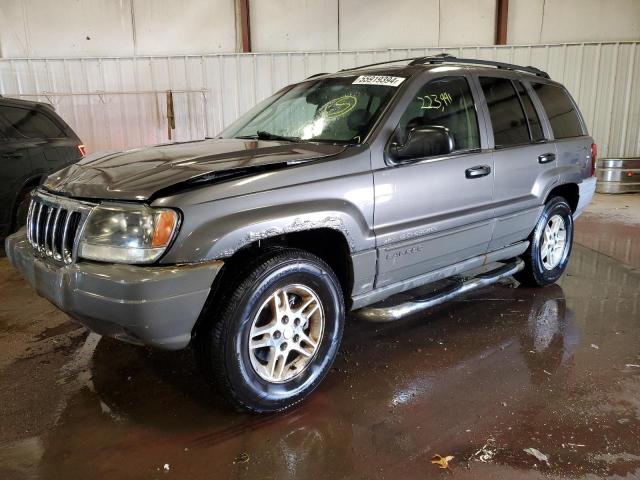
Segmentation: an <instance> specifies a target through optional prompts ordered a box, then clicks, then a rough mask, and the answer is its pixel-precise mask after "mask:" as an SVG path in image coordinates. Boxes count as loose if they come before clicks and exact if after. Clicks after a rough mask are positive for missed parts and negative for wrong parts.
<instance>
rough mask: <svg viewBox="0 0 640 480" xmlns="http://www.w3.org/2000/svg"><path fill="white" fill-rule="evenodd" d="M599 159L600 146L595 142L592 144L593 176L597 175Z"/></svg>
mask: <svg viewBox="0 0 640 480" xmlns="http://www.w3.org/2000/svg"><path fill="white" fill-rule="evenodd" d="M597 159H598V146H597V145H596V144H595V143H592V144H591V176H592V177H595V176H596V160H597Z"/></svg>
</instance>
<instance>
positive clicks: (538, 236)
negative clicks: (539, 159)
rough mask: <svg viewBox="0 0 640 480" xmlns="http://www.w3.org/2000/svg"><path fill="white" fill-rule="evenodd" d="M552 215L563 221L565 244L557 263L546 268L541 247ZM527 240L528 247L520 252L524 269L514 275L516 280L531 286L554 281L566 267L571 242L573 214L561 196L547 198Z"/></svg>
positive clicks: (540, 285)
mask: <svg viewBox="0 0 640 480" xmlns="http://www.w3.org/2000/svg"><path fill="white" fill-rule="evenodd" d="M554 215H559V216H560V217H562V220H563V221H564V227H565V231H566V239H565V241H566V246H565V249H564V251H563V253H562V258H561V259H560V262H559V263H558V265H556V266H555V267H554V268H553V269H551V270H548V269H546V268H545V267H544V265H543V263H542V256H541V247H542V243H543V240H544V230H545V227H546V226H547V224H548V222H549V220H550V219H551V218H552V217H553V216H554ZM529 242H530V244H529V248H527V250H526V251H525V252H524V253H523V254H522V259H523V260H524V264H525V267H524V270H522V271H521V272H519V273H517V274H516V275H514V276H515V278H516V280H518V281H519V282H520V283H523V284H525V285H528V286H532V287H543V286H545V285H549V284H551V283H554V282H555V281H556V280H558V278H560V275H562V273H563V272H564V270H565V268H567V263H568V262H569V256H570V255H571V248H572V244H573V214H572V212H571V207H570V206H569V204H568V203H567V201H566V200H565V199H564V198H563V197H552V198H550V199H549V200H547V203H546V204H545V206H544V210H543V211H542V215H540V219H539V220H538V223H537V224H536V227H535V228H534V229H533V232H531V235H529Z"/></svg>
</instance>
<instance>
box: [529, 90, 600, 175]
mask: <svg viewBox="0 0 640 480" xmlns="http://www.w3.org/2000/svg"><path fill="white" fill-rule="evenodd" d="M529 84H530V87H531V89H532V90H533V92H534V95H535V96H537V97H538V99H539V100H540V104H541V106H542V107H543V108H544V111H545V113H546V115H547V118H548V120H549V127H550V129H551V134H552V135H553V138H554V140H555V146H556V149H557V165H558V166H559V167H569V166H571V167H573V168H563V171H566V172H572V173H573V175H574V176H571V177H563V176H562V174H561V177H560V179H559V183H570V182H575V183H580V181H581V180H582V179H583V178H585V177H589V176H590V175H591V143H592V138H591V137H589V136H587V130H586V127H585V125H584V120H583V119H582V117H581V115H580V113H579V111H578V108H577V107H576V105H575V102H574V101H573V99H572V98H571V96H570V95H569V92H567V91H566V90H565V89H564V88H563V87H561V86H559V85H554V84H548V83H540V82H529ZM576 166H577V167H578V168H576ZM576 172H581V174H579V175H575V174H576ZM569 175H571V173H569Z"/></svg>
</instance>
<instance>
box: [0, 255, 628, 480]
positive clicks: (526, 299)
mask: <svg viewBox="0 0 640 480" xmlns="http://www.w3.org/2000/svg"><path fill="white" fill-rule="evenodd" d="M0 287H2V290H0V291H2V292H3V293H0V295H2V304H1V306H0V347H2V349H3V350H4V351H5V353H4V354H0V368H1V369H2V370H1V373H0V387H1V393H0V408H1V409H2V424H1V425H0V428H1V429H0V442H1V443H2V445H1V446H0V478H8V479H23V478H47V479H48V478H65V479H76V478H77V479H86V478H127V479H137V478H170V477H173V478H193V479H201V478H202V479H205V478H206V479H212V478H240V479H242V478H247V479H248V478H252V479H253V478H332V479H334V478H357V479H360V478H389V477H391V478H404V479H413V478H421V479H422V478H442V477H447V476H448V475H447V473H446V472H443V471H440V470H438V469H437V468H436V467H435V466H434V465H432V464H430V459H431V457H432V456H433V455H434V454H440V455H453V456H454V457H455V458H454V460H453V461H452V468H453V469H454V472H455V477H456V478H538V477H542V476H544V477H545V478H548V477H552V478H554V477H557V478H566V477H577V478H582V477H585V478H587V475H588V474H593V475H595V476H597V477H598V478H600V477H606V476H616V475H617V476H619V477H622V478H636V477H638V476H640V348H639V345H640V324H639V320H640V293H639V292H640V288H639V287H640V273H638V272H637V271H634V270H633V269H632V268H630V267H629V266H628V265H625V264H624V263H621V262H620V261H618V260H616V259H614V258H611V257H608V256H606V255H603V254H600V253H597V252H595V251H593V250H589V249H587V248H584V247H581V246H578V245H576V246H575V247H574V251H573V256H572V259H571V263H570V266H569V269H568V271H567V273H566V274H565V276H563V278H562V280H561V282H560V283H559V285H554V286H551V287H548V288H544V289H527V288H520V287H518V288H512V287H511V286H509V285H506V284H505V285H497V286H494V287H491V288H487V289H484V290H482V291H479V292H477V293H475V294H473V295H471V296H467V297H464V298H462V299H461V300H458V301H454V302H451V303H449V304H446V305H442V306H440V307H437V308H434V309H433V310H431V311H429V312H428V313H426V314H421V315H419V316H415V317H413V318H410V319H407V320H405V321H402V322H398V323H394V324H386V325H379V324H368V323H362V322H358V321H355V320H353V321H352V322H350V323H349V324H348V327H347V329H346V331H345V337H344V343H343V347H342V350H341V354H340V356H339V359H338V361H337V362H336V364H335V367H334V369H333V371H332V372H331V374H330V375H329V376H328V378H327V379H326V380H325V382H324V383H323V384H322V385H321V386H320V387H319V389H318V390H317V391H316V392H315V393H314V394H313V395H312V397H311V398H310V399H309V400H308V401H307V402H305V403H304V404H303V405H301V406H300V407H298V408H296V409H295V410H292V411H290V412H288V413H286V414H284V415H275V416H267V417H261V416H254V415H247V414H239V413H236V412H232V411H230V410H229V409H227V407H225V406H224V405H222V404H221V403H220V402H219V400H218V399H217V397H216V395H215V393H214V392H213V391H212V390H211V388H210V387H209V386H208V385H206V384H205V383H204V382H203V381H202V379H201V377H200V376H199V374H198V372H197V371H196V369H195V366H194V364H193V361H192V357H191V354H190V352H189V351H185V352H177V353H171V352H161V351H154V350H148V349H142V348H138V347H134V346H130V345H126V344H122V343H118V342H116V341H113V340H109V339H105V338H100V337H98V336H96V335H94V334H91V335H89V334H87V333H86V332H85V331H84V330H83V329H78V328H76V327H75V325H74V324H72V323H69V322H68V321H67V320H66V318H65V317H64V316H63V315H61V314H59V313H57V312H56V311H55V309H54V308H53V307H50V306H49V305H48V304H47V303H46V302H45V301H43V300H42V299H38V298H37V297H36V296H35V295H34V294H33V292H31V290H29V289H26V288H25V287H24V284H23V283H22V280H20V279H19V278H18V277H17V276H16V275H15V274H14V273H13V271H11V270H10V269H9V267H8V266H7V265H6V261H5V260H3V261H2V263H1V264H0ZM18 344H19V345H18ZM5 346H6V347H7V349H5V348H4V347H5ZM6 352H9V353H6ZM490 439H492V440H490ZM487 442H489V447H488V449H489V450H490V455H489V456H488V462H487V463H483V462H481V461H478V460H476V459H477V458H478V457H479V456H480V455H476V453H477V452H478V450H479V449H481V447H482V446H483V445H485V444H487ZM531 447H532V448H535V449H537V450H539V451H540V452H542V453H544V454H545V455H547V456H548V458H549V465H547V464H546V463H545V462H543V461H542V462H541V461H539V460H537V459H536V458H535V457H534V456H532V455H530V454H528V453H525V452H524V451H523V449H526V448H531ZM485 458H487V457H485ZM165 464H166V469H165ZM592 478H593V477H592Z"/></svg>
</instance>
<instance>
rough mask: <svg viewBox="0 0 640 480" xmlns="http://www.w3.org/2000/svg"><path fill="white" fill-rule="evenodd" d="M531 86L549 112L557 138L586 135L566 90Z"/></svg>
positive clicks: (552, 128) (552, 86) (550, 121)
mask: <svg viewBox="0 0 640 480" xmlns="http://www.w3.org/2000/svg"><path fill="white" fill-rule="evenodd" d="M531 86H532V87H533V90H534V91H535V92H536V95H538V98H539V99H540V102H542V106H543V107H544V109H545V111H546V112H547V117H549V123H550V124H551V130H552V131H553V136H554V137H555V138H570V137H579V136H581V135H584V132H583V131H582V125H581V123H580V118H579V117H578V112H577V111H576V108H575V106H574V105H573V102H572V101H571V100H570V99H569V95H567V92H565V91H564V89H562V88H560V87H556V86H555V85H547V84H544V83H532V84H531Z"/></svg>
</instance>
